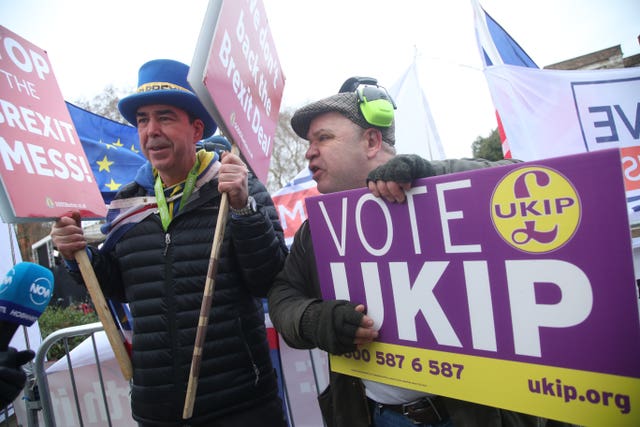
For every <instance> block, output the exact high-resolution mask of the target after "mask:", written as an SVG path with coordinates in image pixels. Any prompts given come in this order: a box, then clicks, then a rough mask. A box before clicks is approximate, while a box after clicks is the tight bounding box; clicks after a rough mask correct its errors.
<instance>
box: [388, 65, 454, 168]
mask: <svg viewBox="0 0 640 427" xmlns="http://www.w3.org/2000/svg"><path fill="white" fill-rule="evenodd" d="M389 93H390V94H391V96H392V97H393V100H394V101H395V103H396V105H397V106H398V109H397V110H396V111H395V121H396V151H397V152H398V154H418V155H419V156H421V157H423V158H425V159H429V160H443V159H444V158H445V155H444V150H443V148H442V143H441V142H440V136H439V135H438V130H437V129H436V125H435V122H434V120H433V117H432V115H431V110H430V109H429V104H428V103H427V98H426V96H425V95H424V91H423V90H422V88H421V87H420V82H419V80H418V71H417V68H416V63H415V61H414V62H413V63H412V64H411V65H410V66H409V68H407V71H406V72H405V73H404V74H403V75H402V77H400V79H399V80H398V81H397V82H396V83H395V84H394V85H393V86H391V88H389Z"/></svg>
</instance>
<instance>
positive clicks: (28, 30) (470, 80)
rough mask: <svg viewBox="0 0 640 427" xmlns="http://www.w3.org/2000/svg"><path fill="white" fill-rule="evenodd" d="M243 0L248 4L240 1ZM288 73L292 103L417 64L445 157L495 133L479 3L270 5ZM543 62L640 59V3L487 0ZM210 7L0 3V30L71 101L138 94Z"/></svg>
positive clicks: (275, 1) (293, 1)
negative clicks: (23, 44) (34, 58)
mask: <svg viewBox="0 0 640 427" xmlns="http://www.w3.org/2000/svg"><path fill="white" fill-rule="evenodd" d="M236 1H240V0H236ZM263 2H264V5H265V8H266V11H267V15H268V19H269V22H270V28H271V31H272V34H273V38H274V42H275V45H276V48H277V51H278V56H279V58H280V62H281V65H282V69H283V71H284V74H285V76H286V83H285V91H284V98H283V102H282V104H283V106H284V107H291V108H295V107H299V106H300V105H302V104H304V103H306V102H308V101H312V100H316V99H318V98H321V97H324V96H328V95H331V94H333V93H335V92H336V91H337V90H338V88H339V87H340V85H341V84H342V82H343V81H344V80H345V79H346V78H348V77H350V76H353V75H368V76H372V77H376V78H377V79H378V80H379V82H380V83H381V84H383V85H385V86H387V87H390V86H392V85H393V83H395V81H396V80H397V79H399V78H400V76H401V75H402V74H403V72H404V71H405V70H406V69H407V67H409V65H410V64H411V62H412V61H413V59H414V58H416V61H417V65H418V71H419V75H420V81H421V85H422V89H423V91H424V93H425V95H426V98H427V101H428V103H429V106H430V108H431V111H432V113H433V117H434V120H435V124H436V126H437V129H438V132H439V134H440V138H441V140H442V143H443V145H444V149H445V153H446V155H447V157H462V156H470V155H471V148H470V146H471V143H472V142H473V140H474V139H475V138H476V137H477V136H487V135H488V134H489V132H490V131H491V130H492V129H493V128H495V127H496V123H495V116H494V112H493V105H492V103H491V99H490V96H489V92H488V89H487V85H486V80H485V78H484V75H483V74H482V71H481V62H480V56H479V53H478V49H477V45H476V41H475V36H474V32H473V31H474V27H473V25H474V24H473V15H472V10H471V3H470V0H440V1H435V0H395V1H393V2H390V1H388V0H323V1H314V2H311V1H304V0H263ZM480 3H481V4H482V6H483V7H484V8H485V10H486V11H487V12H488V13H489V14H491V15H492V16H493V18H494V19H495V20H496V21H497V22H498V23H499V24H501V25H502V26H503V27H504V28H505V29H506V30H507V31H508V32H509V33H510V34H511V36H512V37H513V38H514V39H515V40H516V41H517V42H518V43H519V44H520V45H521V46H522V48H523V49H524V50H525V51H526V52H527V53H528V54H529V56H531V57H532V58H533V60H534V61H535V62H536V63H537V64H538V66H540V67H543V66H545V65H548V64H552V63H555V62H560V61H563V60H566V59H571V58H574V57H577V56H580V55H583V54H587V53H591V52H593V51H596V50H600V49H604V48H607V47H611V46H615V45H618V44H620V45H621V46H622V50H623V53H624V55H625V56H629V55H633V54H637V53H640V45H639V44H638V35H640V2H639V1H637V0H536V1H518V0H483V1H481V2H480ZM207 4H208V0H183V1H168V0H127V1H124V0H110V1H108V2H96V1H87V0H52V1H38V0H20V1H15V0H0V25H3V26H5V27H6V28H8V29H9V30H11V31H13V32H15V33H17V34H18V35H20V36H21V37H23V38H25V39H27V40H28V41H29V42H31V43H33V44H35V45H36V46H38V47H40V48H42V49H44V50H46V51H47V52H48V55H49V59H50V61H51V63H52V66H53V70H54V73H55V75H56V78H57V80H58V83H59V85H60V89H61V91H62V94H63V96H64V98H65V100H67V101H71V102H73V101H74V100H78V99H80V98H87V99H91V98H93V97H94V96H96V95H98V94H99V93H100V92H101V91H102V89H103V88H104V87H105V86H107V85H109V84H111V85H114V86H115V87H117V88H126V87H131V88H133V87H134V86H135V84H136V83H137V73H138V68H139V67H140V65H141V64H142V63H144V62H146V61H148V60H150V59H156V58H172V59H177V60H180V61H182V62H185V63H190V62H191V60H192V57H193V52H194V49H195V45H196V41H197V38H198V34H199V32H200V28H201V26H202V20H203V17H204V13H205V11H206V8H207Z"/></svg>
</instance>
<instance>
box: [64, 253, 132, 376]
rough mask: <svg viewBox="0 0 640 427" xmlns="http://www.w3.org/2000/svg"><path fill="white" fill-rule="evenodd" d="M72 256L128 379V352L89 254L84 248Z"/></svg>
mask: <svg viewBox="0 0 640 427" xmlns="http://www.w3.org/2000/svg"><path fill="white" fill-rule="evenodd" d="M74 256H75V259H76V262H77V263H78V267H79V268H80V273H81V274H82V278H83V279H84V283H85V284H86V285H87V290H88V291H89V295H90V296H91V301H93V305H94V307H95V309H96V313H97V314H98V318H99V319H100V322H102V325H103V326H104V332H105V333H106V334H107V338H108V339H109V343H110V344H111V348H112V349H113V353H114V354H115V356H116V360H117V361H118V365H120V370H121V371H122V376H123V377H124V379H125V380H127V381H129V380H130V379H131V378H132V377H133V367H132V366H131V359H130V358H129V353H127V350H126V348H125V347H124V343H123V342H122V335H121V334H120V331H119V330H118V328H117V326H116V323H115V322H114V320H113V316H112V315H111V311H109V308H108V307H107V301H106V300H105V298H104V295H103V294H102V290H101V289H100V284H99V282H98V279H97V278H96V273H95V272H94V271H93V267H92V266H91V261H89V256H88V255H87V252H86V251H85V250H84V249H83V250H81V251H78V252H76V253H75V254H74Z"/></svg>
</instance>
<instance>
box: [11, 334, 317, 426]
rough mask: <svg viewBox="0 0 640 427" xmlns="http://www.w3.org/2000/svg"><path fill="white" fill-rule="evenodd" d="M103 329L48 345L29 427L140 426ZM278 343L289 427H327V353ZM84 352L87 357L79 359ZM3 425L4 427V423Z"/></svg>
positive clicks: (38, 368) (32, 390)
mask: <svg viewBox="0 0 640 427" xmlns="http://www.w3.org/2000/svg"><path fill="white" fill-rule="evenodd" d="M103 330H104V329H103V326H102V324H101V323H100V322H96V323H91V324H88V325H81V326H73V327H68V328H64V329H60V330H58V331H56V332H53V333H52V334H50V335H49V336H48V337H47V338H46V339H44V340H43V341H42V344H40V347H39V348H38V351H37V353H36V357H35V359H34V361H33V370H32V372H28V378H29V381H30V384H34V382H35V385H34V386H33V387H27V388H25V398H24V402H25V404H26V415H25V422H27V426H28V427H39V426H40V425H44V426H45V427H56V425H60V426H64V427H75V426H81V427H84V426H91V427H93V426H96V427H97V426H100V427H103V426H109V427H112V426H114V425H115V426H118V427H123V426H126V427H131V426H133V427H135V426H137V423H136V422H135V421H134V420H133V418H132V416H131V412H130V409H131V408H130V400H129V392H130V386H129V384H128V383H127V382H126V381H125V380H124V378H123V377H122V373H121V371H120V369H119V366H118V364H117V362H116V360H115V358H114V357H113V355H112V352H111V348H110V346H109V344H108V341H107V339H106V336H105V335H104V333H102V332H103ZM75 337H86V339H85V340H83V342H82V344H80V346H78V347H76V350H74V351H71V350H70V348H69V340H70V339H71V338H75ZM278 341H279V350H275V351H276V352H277V353H278V361H277V362H275V364H276V365H277V367H279V375H282V377H283V383H282V384H281V387H282V388H283V389H282V392H283V396H282V397H283V400H284V401H285V406H286V409H285V410H286V412H287V417H288V419H289V425H290V426H292V427H293V426H296V427H319V426H323V425H324V423H323V422H322V419H321V417H320V412H319V408H318V405H317V400H316V397H317V395H318V394H319V392H320V390H322V389H323V388H324V387H326V384H327V383H328V370H327V359H326V354H324V352H321V351H320V350H293V349H291V348H289V347H288V346H287V345H286V344H285V343H284V341H282V339H281V338H279V339H278ZM59 342H62V344H63V346H64V349H65V353H66V355H65V357H64V358H63V359H60V360H58V361H57V362H55V364H54V365H51V364H50V363H45V357H46V354H47V353H48V352H49V350H50V349H51V348H52V347H53V346H54V345H55V344H57V343H59ZM81 346H82V347H81ZM78 350H81V351H78ZM105 352H108V354H107V353H105ZM78 354H80V355H82V357H81V358H77V357H76V356H77V355H78ZM56 364H57V365H56ZM49 365H51V366H49ZM34 377H35V378H34ZM27 389H28V390H27ZM0 427H4V425H3V424H2V423H0Z"/></svg>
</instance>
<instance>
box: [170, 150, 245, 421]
mask: <svg viewBox="0 0 640 427" xmlns="http://www.w3.org/2000/svg"><path fill="white" fill-rule="evenodd" d="M231 153H232V154H238V148H237V146H236V145H235V144H234V143H232V145H231ZM228 216H229V195H228V194H227V193H222V196H221V199H220V209H219V210H218V221H217V222H216V231H215V233H214V235H213V244H212V245H211V256H210V257H209V268H208V270H207V278H206V280H205V283H204V291H203V296H202V305H201V306H200V318H199V319H198V329H197V330H196V341H195V344H194V346H193V358H192V359H191V371H190V372H189V383H188V384H187V394H186V396H185V399H184V409H183V411H182V419H185V420H186V419H189V418H191V416H192V415H193V405H194V404H195V401H196V390H197V389H198V377H199V376H200V364H201V363H202V349H203V347H204V339H205V338H206V336H207V325H208V324H209V313H210V311H211V303H212V302H213V292H214V290H215V285H216V273H217V271H218V258H219V256H220V248H221V247H222V241H223V240H224V231H225V228H226V226H227V218H228Z"/></svg>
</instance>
